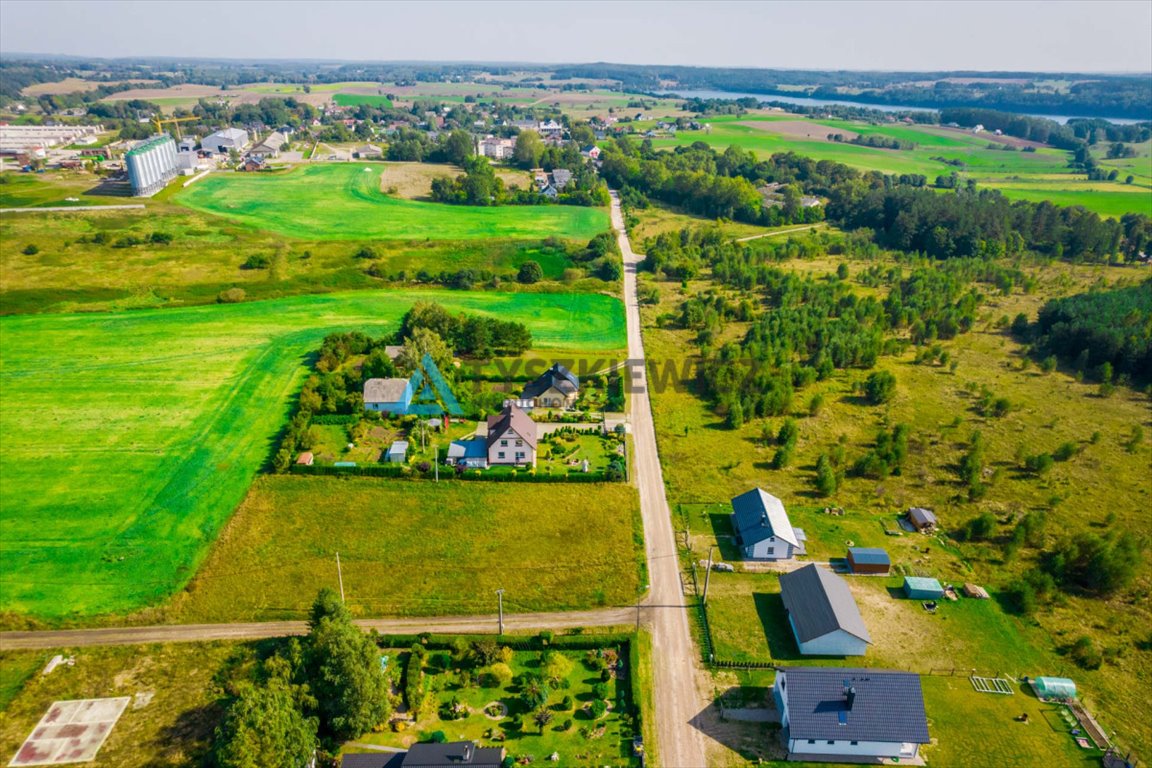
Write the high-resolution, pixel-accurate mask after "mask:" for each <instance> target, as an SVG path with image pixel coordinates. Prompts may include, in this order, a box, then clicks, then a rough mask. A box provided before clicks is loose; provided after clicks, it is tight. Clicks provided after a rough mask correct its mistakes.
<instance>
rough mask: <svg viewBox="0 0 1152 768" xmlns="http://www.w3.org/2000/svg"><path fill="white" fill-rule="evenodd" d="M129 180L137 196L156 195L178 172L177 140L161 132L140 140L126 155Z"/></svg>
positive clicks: (125, 161)
mask: <svg viewBox="0 0 1152 768" xmlns="http://www.w3.org/2000/svg"><path fill="white" fill-rule="evenodd" d="M124 163H125V165H126V166H127V167H128V180H129V181H130V182H132V194H133V195H134V196H136V197H147V196H149V195H154V194H156V193H157V192H159V191H160V190H162V189H164V185H165V184H166V183H167V182H168V181H169V180H170V179H172V178H174V177H175V176H176V174H177V172H178V171H177V167H176V142H175V141H173V140H172V137H171V136H169V135H168V134H166V133H164V134H160V135H159V136H153V137H152V138H150V139H147V140H145V141H142V142H140V143H139V144H137V145H136V146H135V147H133V148H132V149H130V150H128V152H127V153H126V154H125V155H124Z"/></svg>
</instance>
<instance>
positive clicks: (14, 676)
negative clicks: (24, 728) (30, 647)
mask: <svg viewBox="0 0 1152 768" xmlns="http://www.w3.org/2000/svg"><path fill="white" fill-rule="evenodd" d="M49 658H50V656H48V655H46V654H45V652H44V651H0V712H4V711H5V710H7V709H8V705H9V704H11V703H12V700H13V699H15V698H16V696H17V695H18V694H19V693H20V691H21V690H23V689H24V684H25V683H27V682H28V680H29V678H31V677H32V675H34V674H36V673H37V672H39V671H40V670H41V669H42V668H43V667H44V664H45V663H46V662H47V660H48V659H49Z"/></svg>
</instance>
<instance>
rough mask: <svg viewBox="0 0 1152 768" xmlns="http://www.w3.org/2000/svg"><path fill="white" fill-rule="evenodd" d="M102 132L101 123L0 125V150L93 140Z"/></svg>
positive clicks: (16, 150)
mask: <svg viewBox="0 0 1152 768" xmlns="http://www.w3.org/2000/svg"><path fill="white" fill-rule="evenodd" d="M103 132H104V126H102V125H0V151H4V152H6V153H8V154H12V153H15V152H24V151H27V150H30V149H32V148H40V149H43V148H47V147H55V146H58V145H61V144H72V143H78V142H80V141H81V140H88V139H91V140H95V139H96V138H97V137H98V136H99V134H101V133H103Z"/></svg>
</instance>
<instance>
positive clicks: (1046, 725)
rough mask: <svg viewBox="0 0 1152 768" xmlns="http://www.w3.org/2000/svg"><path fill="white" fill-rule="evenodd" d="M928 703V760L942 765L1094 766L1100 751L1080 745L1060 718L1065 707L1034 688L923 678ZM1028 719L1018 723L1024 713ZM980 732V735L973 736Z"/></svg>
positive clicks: (946, 767) (983, 767) (949, 767)
mask: <svg viewBox="0 0 1152 768" xmlns="http://www.w3.org/2000/svg"><path fill="white" fill-rule="evenodd" d="M920 684H921V686H922V687H923V689H924V706H925V708H926V709H927V711H928V729H929V734H930V735H931V736H932V738H933V741H934V742H935V743H934V744H932V745H931V746H926V747H923V748H922V749H923V755H924V757H925V759H927V761H928V764H929V765H932V766H936V765H939V766H942V768H953V766H955V768H1001V767H1002V766H1003V767H1005V768H1031V767H1032V766H1039V765H1043V766H1053V768H1055V766H1061V767H1062V768H1063V767H1064V766H1067V767H1068V768H1073V766H1084V767H1085V768H1087V766H1095V765H1099V764H1100V755H1101V752H1100V751H1098V750H1096V749H1081V748H1080V747H1078V746H1077V745H1076V742H1075V740H1074V739H1073V737H1072V735H1071V734H1070V733H1069V731H1070V728H1069V727H1068V726H1067V724H1066V722H1065V721H1064V720H1063V719H1062V718H1061V716H1060V711H1061V710H1062V709H1064V708H1063V707H1062V706H1060V705H1057V704H1045V703H1044V702H1042V701H1040V700H1039V699H1037V698H1036V697H1035V696H1033V695H1032V693H1031V691H1029V690H1022V689H1021V688H1019V687H1018V686H1013V688H1014V689H1015V691H1016V692H1015V693H1014V694H1013V695H1011V696H1007V695H1004V694H991V693H977V692H976V690H975V689H974V688H973V687H972V683H971V682H969V680H968V678H966V677H924V678H921V680H920ZM1023 713H1027V714H1028V722H1027V723H1020V722H1016V720H1015V718H1017V717H1019V716H1020V715H1021V714H1023ZM974 734H979V737H978V739H974V738H972V737H973V735H974Z"/></svg>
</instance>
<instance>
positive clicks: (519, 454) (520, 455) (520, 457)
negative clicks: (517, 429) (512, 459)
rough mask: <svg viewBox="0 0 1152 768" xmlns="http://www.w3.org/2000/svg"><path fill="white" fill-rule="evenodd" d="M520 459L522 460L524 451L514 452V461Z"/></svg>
mask: <svg viewBox="0 0 1152 768" xmlns="http://www.w3.org/2000/svg"><path fill="white" fill-rule="evenodd" d="M522 458H524V451H516V460H517V461H519V460H520V459H522Z"/></svg>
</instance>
